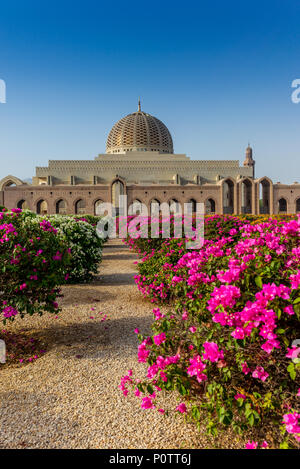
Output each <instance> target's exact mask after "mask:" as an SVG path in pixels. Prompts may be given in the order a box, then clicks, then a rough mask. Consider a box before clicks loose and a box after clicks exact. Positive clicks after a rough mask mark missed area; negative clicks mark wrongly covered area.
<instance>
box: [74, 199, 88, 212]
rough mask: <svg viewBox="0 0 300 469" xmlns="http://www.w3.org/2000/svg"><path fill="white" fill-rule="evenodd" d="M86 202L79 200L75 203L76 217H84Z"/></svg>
mask: <svg viewBox="0 0 300 469" xmlns="http://www.w3.org/2000/svg"><path fill="white" fill-rule="evenodd" d="M85 211H86V210H85V201H84V200H83V199H79V200H77V202H76V203H75V213H76V215H83V214H84V213H85Z"/></svg>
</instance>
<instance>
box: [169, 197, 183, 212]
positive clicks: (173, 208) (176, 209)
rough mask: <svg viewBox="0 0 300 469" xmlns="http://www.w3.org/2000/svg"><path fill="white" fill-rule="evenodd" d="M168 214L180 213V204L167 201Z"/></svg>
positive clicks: (173, 200) (175, 201)
mask: <svg viewBox="0 0 300 469" xmlns="http://www.w3.org/2000/svg"><path fill="white" fill-rule="evenodd" d="M169 207H170V212H173V213H181V204H180V203H179V202H178V200H176V199H171V200H169Z"/></svg>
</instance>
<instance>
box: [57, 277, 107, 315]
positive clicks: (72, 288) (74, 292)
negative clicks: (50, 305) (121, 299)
mask: <svg viewBox="0 0 300 469" xmlns="http://www.w3.org/2000/svg"><path fill="white" fill-rule="evenodd" d="M102 283H103V282H101V281H99V280H98V277H95V280H93V283H90V284H88V285H87V284H80V285H79V284H78V285H67V286H64V287H63V289H62V294H63V297H62V298H61V299H60V301H59V304H60V306H63V307H66V306H70V305H71V306H75V305H76V304H78V305H89V306H90V305H93V304H94V303H96V304H98V303H99V308H101V303H102V302H103V301H112V300H114V299H115V298H116V295H113V294H112V293H111V292H103V291H99V289H97V288H96V286H98V285H101V284H102ZM93 285H95V288H93Z"/></svg>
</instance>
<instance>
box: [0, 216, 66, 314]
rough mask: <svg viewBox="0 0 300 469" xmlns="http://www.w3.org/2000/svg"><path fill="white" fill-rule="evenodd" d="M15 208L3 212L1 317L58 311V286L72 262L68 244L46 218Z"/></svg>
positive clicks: (0, 231) (0, 223)
mask: <svg viewBox="0 0 300 469" xmlns="http://www.w3.org/2000/svg"><path fill="white" fill-rule="evenodd" d="M30 220H31V218H30V217H27V214H23V213H22V211H21V210H19V209H15V210H12V211H11V212H2V213H0V259H1V267H0V268H1V276H0V301H1V319H2V320H4V322H5V321H6V320H7V319H10V320H13V319H14V318H15V317H16V316H17V315H19V316H21V317H23V316H24V315H25V314H29V315H32V314H34V313H38V314H40V315H41V314H42V313H43V312H45V311H47V312H50V313H55V312H57V311H58V305H57V302H56V298H57V295H58V294H59V285H61V284H63V283H64V282H65V272H66V269H67V266H68V263H69V258H70V255H69V252H68V248H67V246H66V244H65V243H64V242H63V241H62V239H61V237H60V236H59V235H58V234H57V230H56V229H55V228H54V227H53V226H52V225H51V224H50V223H49V222H48V221H46V220H40V221H38V222H36V223H31V222H30Z"/></svg>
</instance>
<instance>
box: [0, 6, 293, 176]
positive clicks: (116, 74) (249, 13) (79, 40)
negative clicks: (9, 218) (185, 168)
mask: <svg viewBox="0 0 300 469" xmlns="http://www.w3.org/2000/svg"><path fill="white" fill-rule="evenodd" d="M299 17H300V1H296V0H293V1H292V0H285V1H283V0H280V1H279V0H273V1H266V0H260V1H257V0H252V1H251V2H243V1H241V0H239V1H237V0H236V1H234V0H226V1H220V0H216V1H214V2H209V1H201V0H198V1H188V2H185V3H184V2H177V1H176V0H173V1H163V0H161V1H157V0H153V1H151V2H141V1H139V2H137V1H135V0H134V1H129V2H120V1H119V0H115V1H114V2H108V1H107V2H101V1H99V0H98V1H92V0H86V1H85V2H82V1H81V2H79V1H76V0H73V1H67V0H61V1H51V2H50V1H47V2H45V1H44V2H41V1H40V0H39V1H34V0H27V1H25V0H24V1H14V0H11V1H10V2H6V3H5V4H4V3H2V4H1V7H0V79H3V80H5V82H6V87H7V102H6V104H0V158H1V166H0V178H1V177H4V176H6V175H7V174H13V175H15V176H18V177H20V178H28V177H31V176H32V175H33V174H34V169H35V166H45V165H47V162H48V160H49V159H93V158H94V156H96V155H97V154H98V153H103V152H104V151H105V142H106V138H107V135H108V132H109V130H110V128H111V127H112V125H113V124H114V123H115V122H116V121H117V120H119V119H120V118H121V117H123V116H124V115H126V114H128V113H130V112H133V111H135V110H136V109H137V101H138V96H141V99H142V109H143V110H145V111H146V112H149V113H150V114H153V115H154V116H156V117H158V118H159V119H161V120H162V121H163V122H164V123H165V124H166V125H167V127H168V128H169V130H170V131H171V133H172V136H173V140H174V149H175V152H176V153H186V154H187V155H188V156H190V157H191V158H193V159H203V160H205V159H239V160H240V161H241V162H242V161H243V159H244V151H245V148H246V146H247V143H248V141H250V143H251V145H252V146H253V148H254V157H255V160H256V174H257V176H263V175H268V176H270V177H271V178H272V179H273V181H274V182H277V181H281V182H288V183H290V182H293V181H296V180H298V181H299V182H300V159H299V156H300V103H299V104H294V103H292V101H291V93H292V91H293V89H292V88H291V83H292V81H293V80H294V79H296V78H300V60H299V59H300V48H299V44H300V28H299Z"/></svg>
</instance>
